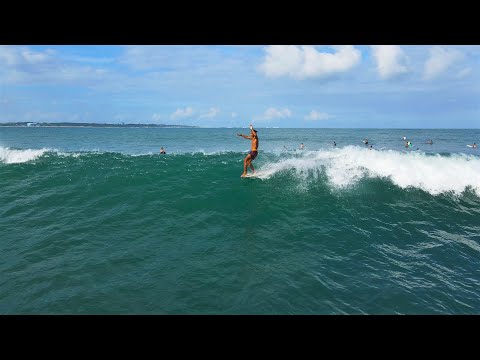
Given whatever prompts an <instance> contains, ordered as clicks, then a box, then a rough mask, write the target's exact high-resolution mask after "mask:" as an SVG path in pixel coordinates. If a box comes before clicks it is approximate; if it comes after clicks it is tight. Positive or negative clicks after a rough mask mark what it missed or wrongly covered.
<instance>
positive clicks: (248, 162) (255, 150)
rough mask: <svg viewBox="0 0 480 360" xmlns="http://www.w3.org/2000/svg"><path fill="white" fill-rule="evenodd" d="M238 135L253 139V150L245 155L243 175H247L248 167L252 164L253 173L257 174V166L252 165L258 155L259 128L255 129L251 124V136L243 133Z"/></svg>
mask: <svg viewBox="0 0 480 360" xmlns="http://www.w3.org/2000/svg"><path fill="white" fill-rule="evenodd" d="M237 136H241V137H243V138H245V139H249V140H252V150H251V151H250V152H249V153H248V155H247V156H245V159H243V174H242V175H241V177H245V176H246V175H247V167H248V166H250V168H251V169H252V173H253V174H255V168H254V167H253V165H252V161H253V160H255V158H256V157H257V155H258V136H257V130H255V129H254V128H253V126H252V124H250V136H247V135H243V134H237Z"/></svg>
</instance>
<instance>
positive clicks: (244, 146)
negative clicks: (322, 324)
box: [0, 128, 480, 314]
mask: <svg viewBox="0 0 480 360" xmlns="http://www.w3.org/2000/svg"><path fill="white" fill-rule="evenodd" d="M237 132H243V133H246V132H247V130H245V129H121V128H102V129H91V128H0V253H1V254H2V255H1V256H2V261H1V262H0V313H2V314H397V313H398V314H477V313H479V311H480V301H479V296H480V286H479V285H480V217H479V215H480V157H479V153H478V151H479V150H478V149H471V148H468V147H466V144H472V143H473V142H477V143H478V142H479V141H480V131H479V130H392V129H383V130H381V129H379V130H376V129H368V130H367V129H358V130H355V129H342V130H340V129H328V130H326V129H259V132H258V135H259V138H260V152H259V155H258V157H257V159H256V160H255V161H254V165H255V166H256V168H257V170H258V176H259V178H256V179H240V177H239V176H240V174H241V172H242V161H243V158H244V157H245V155H246V152H247V151H248V149H249V141H248V140H245V139H242V138H239V137H237V136H235V134H236V133H237ZM403 136H407V138H408V139H410V141H412V143H413V144H414V146H413V147H412V148H408V149H407V148H405V147H404V141H402V137H403ZM365 137H367V138H368V139H369V143H370V144H373V148H374V149H375V150H369V149H368V148H367V147H366V146H365V145H363V143H362V140H363V139H364V138H365ZM430 138H431V139H433V141H434V143H433V145H427V144H424V142H425V140H427V139H430ZM333 141H336V143H337V147H335V148H334V147H333V146H332V142H333ZM300 142H303V143H304V144H305V150H304V151H299V150H298V145H299V144H300ZM161 146H163V147H164V148H166V150H167V155H159V154H158V150H159V148H160V147H161ZM284 147H285V148H286V149H287V150H284ZM417 148H418V150H417Z"/></svg>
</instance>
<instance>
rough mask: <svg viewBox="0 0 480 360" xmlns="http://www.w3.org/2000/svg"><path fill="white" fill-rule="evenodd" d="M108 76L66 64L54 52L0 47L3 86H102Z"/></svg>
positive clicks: (19, 47) (23, 47)
mask: <svg viewBox="0 0 480 360" xmlns="http://www.w3.org/2000/svg"><path fill="white" fill-rule="evenodd" d="M105 75H108V72H107V71H106V70H103V69H96V68H92V67H90V66H78V65H75V64H68V63H65V62H64V61H63V60H61V58H60V57H59V56H58V54H57V52H56V51H54V50H51V49H47V50H45V51H34V50H31V49H29V48H28V47H25V46H10V45H9V46H6V45H0V78H1V79H2V81H3V82H4V83H15V84H18V83H42V84H46V83H58V82H67V83H68V82H71V83H73V84H74V85H78V83H79V81H88V82H102V81H105Z"/></svg>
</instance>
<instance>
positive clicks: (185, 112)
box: [170, 107, 194, 119]
mask: <svg viewBox="0 0 480 360" xmlns="http://www.w3.org/2000/svg"><path fill="white" fill-rule="evenodd" d="M193 112H194V111H193V109H192V108H191V107H186V108H185V109H177V110H176V111H175V112H174V113H173V114H172V115H171V116H170V117H171V118H172V119H177V118H186V117H190V116H192V115H193Z"/></svg>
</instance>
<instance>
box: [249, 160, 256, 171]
mask: <svg viewBox="0 0 480 360" xmlns="http://www.w3.org/2000/svg"><path fill="white" fill-rule="evenodd" d="M249 165H250V169H252V172H253V173H255V168H254V167H253V164H252V160H250V164H249Z"/></svg>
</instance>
